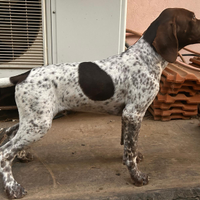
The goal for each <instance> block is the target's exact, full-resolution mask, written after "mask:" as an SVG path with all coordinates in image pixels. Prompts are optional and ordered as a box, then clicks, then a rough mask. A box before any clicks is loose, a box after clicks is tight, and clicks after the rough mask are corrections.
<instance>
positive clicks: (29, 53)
mask: <svg viewBox="0 0 200 200" xmlns="http://www.w3.org/2000/svg"><path fill="white" fill-rule="evenodd" d="M0 30H1V31H0V68H8V69H9V68H32V67H35V66H41V65H43V64H44V60H43V29H42V3H41V0H31V1H29V0H6V1H0Z"/></svg>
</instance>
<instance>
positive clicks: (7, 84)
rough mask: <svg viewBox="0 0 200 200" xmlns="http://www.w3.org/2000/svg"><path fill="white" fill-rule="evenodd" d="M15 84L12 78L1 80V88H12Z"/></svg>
mask: <svg viewBox="0 0 200 200" xmlns="http://www.w3.org/2000/svg"><path fill="white" fill-rule="evenodd" d="M13 85H14V84H13V83H12V82H11V81H10V78H0V88H6V87H11V86H13Z"/></svg>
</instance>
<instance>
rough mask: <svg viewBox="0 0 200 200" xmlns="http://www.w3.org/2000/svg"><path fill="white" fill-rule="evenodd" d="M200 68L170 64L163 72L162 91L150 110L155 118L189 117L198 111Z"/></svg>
mask: <svg viewBox="0 0 200 200" xmlns="http://www.w3.org/2000/svg"><path fill="white" fill-rule="evenodd" d="M199 91H200V69H198V68H195V67H192V66H191V67H189V66H188V65H184V64H181V63H175V64H169V65H168V66H167V67H166V68H165V70H164V71H163V73H162V76H161V81H160V91H159V93H158V95H157V97H156V98H155V100H154V102H153V103H152V105H151V106H150V107H149V111H150V112H151V113H152V115H153V116H154V120H162V121H168V120H171V119H189V118H190V117H192V116H195V115H197V113H198V104H199V103H200V93H199Z"/></svg>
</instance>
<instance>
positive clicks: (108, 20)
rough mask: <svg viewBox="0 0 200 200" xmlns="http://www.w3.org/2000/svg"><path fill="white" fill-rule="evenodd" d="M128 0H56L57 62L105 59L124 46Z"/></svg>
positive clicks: (55, 34) (55, 52)
mask: <svg viewBox="0 0 200 200" xmlns="http://www.w3.org/2000/svg"><path fill="white" fill-rule="evenodd" d="M126 4H127V2H126V0H101V1H99V0H84V1H83V0H73V1H72V0H59V1H58V0H52V1H51V12H52V38H53V48H52V49H53V54H52V55H53V59H52V60H53V63H60V62H77V61H86V60H97V59H102V58H105V57H108V56H111V55H114V54H117V53H120V52H122V51H123V50H124V42H125V25H126Z"/></svg>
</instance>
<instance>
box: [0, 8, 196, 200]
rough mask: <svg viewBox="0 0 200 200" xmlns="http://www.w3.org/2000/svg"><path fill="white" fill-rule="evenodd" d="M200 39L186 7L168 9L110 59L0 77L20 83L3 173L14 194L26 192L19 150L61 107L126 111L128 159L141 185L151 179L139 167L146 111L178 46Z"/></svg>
mask: <svg viewBox="0 0 200 200" xmlns="http://www.w3.org/2000/svg"><path fill="white" fill-rule="evenodd" d="M199 42H200V20H197V19H196V17H195V15H194V13H193V12H190V11H188V10H185V9H179V8H172V9H166V10H164V11H163V12H162V13H161V14H160V16H159V17H158V18H157V19H156V20H155V21H154V22H153V23H152V24H151V25H150V26H149V28H148V29H147V30H146V32H145V33H144V35H143V36H142V37H141V38H140V39H139V40H138V41H137V43H136V44H134V45H133V46H131V47H130V48H128V49H127V50H126V51H125V52H123V53H121V54H119V55H115V56H112V57H109V58H106V59H104V60H99V61H94V62H82V63H63V64H57V65H54V64H53V65H49V66H44V67H38V68H34V69H32V70H30V71H28V72H26V73H24V74H21V75H18V76H14V77H10V78H2V79H0V88H3V87H11V86H15V99H16V103H17V107H18V110H19V124H17V125H15V126H14V127H11V128H9V129H7V132H10V133H12V132H14V133H16V131H17V133H16V134H15V135H14V137H12V139H11V140H10V141H8V142H7V143H6V144H5V145H3V146H2V147H0V172H1V173H2V175H3V183H4V188H5V191H6V193H7V194H8V197H9V198H21V197H23V196H24V195H25V194H26V192H25V190H24V189H23V187H22V186H21V185H20V184H18V183H17V182H16V181H15V179H14V177H13V175H12V169H11V163H12V161H13V159H14V157H15V156H16V154H17V152H18V151H20V150H22V149H23V148H24V147H25V146H27V145H29V144H30V143H32V142H35V141H37V140H39V139H41V138H42V137H43V136H44V135H45V133H47V131H48V130H49V129H50V128H51V124H52V119H53V117H54V116H55V115H56V114H57V113H58V112H60V111H63V110H73V111H84V112H88V111H89V112H101V113H102V112H103V113H109V114H114V115H118V114H121V113H122V142H121V143H122V144H124V156H123V160H124V163H125V164H126V166H127V167H128V170H129V173H130V175H131V178H132V179H133V181H134V183H135V185H138V186H140V185H145V184H147V183H148V176H147V175H145V174H143V173H141V172H140V171H139V169H138V166H137V161H138V160H139V155H138V154H137V151H136V150H137V141H138V134H139V130H140V126H141V122H142V119H143V116H144V114H145V111H146V110H147V108H148V106H149V105H150V104H151V103H152V101H153V100H154V98H155V96H156V95H157V93H158V91H159V82H160V76H161V73H162V71H163V69H164V68H165V67H166V66H167V64H168V62H174V61H175V60H176V58H177V55H178V51H179V50H180V49H181V48H183V47H184V46H186V45H188V44H194V43H199Z"/></svg>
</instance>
